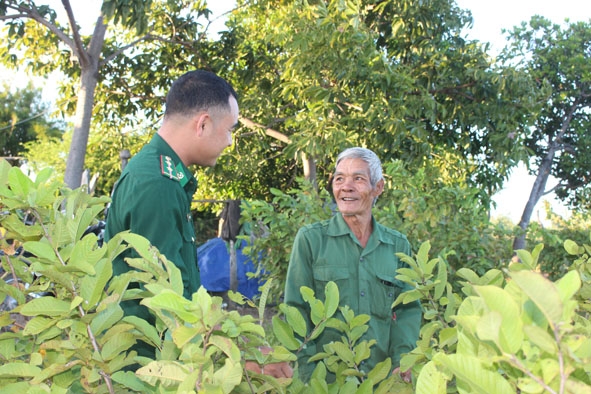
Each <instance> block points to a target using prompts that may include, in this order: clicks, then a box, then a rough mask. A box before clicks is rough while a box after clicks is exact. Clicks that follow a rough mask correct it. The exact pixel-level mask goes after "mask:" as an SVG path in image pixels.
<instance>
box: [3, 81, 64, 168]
mask: <svg viewBox="0 0 591 394" xmlns="http://www.w3.org/2000/svg"><path fill="white" fill-rule="evenodd" d="M61 127H62V126H61V125H60V124H58V122H57V121H55V120H51V119H50V117H49V105H48V104H47V103H44V102H43V101H42V100H41V91H40V90H39V89H35V88H33V85H32V84H31V83H29V85H28V86H27V87H26V88H24V89H13V88H11V86H9V85H8V84H6V83H5V84H4V86H3V88H2V90H1V91H0V155H1V156H3V157H5V158H7V159H11V160H13V164H14V163H19V162H21V161H22V158H23V157H22V156H23V154H24V153H25V150H26V144H27V143H28V142H30V141H35V140H37V139H48V138H57V137H61V135H62V133H63V131H62V130H61Z"/></svg>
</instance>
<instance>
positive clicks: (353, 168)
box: [334, 158, 369, 175]
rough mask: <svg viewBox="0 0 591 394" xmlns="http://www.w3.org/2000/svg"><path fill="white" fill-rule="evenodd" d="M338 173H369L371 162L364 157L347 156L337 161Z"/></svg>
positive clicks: (336, 170)
mask: <svg viewBox="0 0 591 394" xmlns="http://www.w3.org/2000/svg"><path fill="white" fill-rule="evenodd" d="M334 173H335V175H336V174H363V175H368V174H369V164H367V163H366V162H365V160H363V159H359V158H347V159H342V160H341V161H339V162H338V163H337V166H336V168H335V171H334Z"/></svg>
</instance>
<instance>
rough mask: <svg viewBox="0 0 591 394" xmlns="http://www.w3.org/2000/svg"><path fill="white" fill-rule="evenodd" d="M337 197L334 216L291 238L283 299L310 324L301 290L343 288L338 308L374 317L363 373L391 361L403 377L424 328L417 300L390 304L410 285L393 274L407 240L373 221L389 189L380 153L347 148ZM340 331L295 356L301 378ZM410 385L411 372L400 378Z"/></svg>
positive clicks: (336, 179)
mask: <svg viewBox="0 0 591 394" xmlns="http://www.w3.org/2000/svg"><path fill="white" fill-rule="evenodd" d="M332 190H333V195H334V198H335V201H336V204H337V207H338V212H337V213H336V214H335V215H334V216H333V217H332V218H331V219H328V220H325V221H322V222H318V223H314V224H311V225H308V226H304V227H303V228H301V229H300V230H299V231H298V233H297V235H296V238H295V240H294V244H293V248H292V252H291V257H290V261H289V267H288V270H287V279H286V287H285V302H286V303H287V304H288V305H291V306H294V307H296V308H298V309H299V310H300V312H301V313H302V314H303V315H304V316H305V317H306V318H307V319H308V321H307V324H308V329H310V328H311V324H310V321H309V316H310V308H309V305H308V304H307V303H306V302H305V301H304V300H303V299H302V296H301V293H300V287H302V286H307V287H309V288H311V289H313V290H314V293H315V295H316V297H318V298H319V299H324V287H325V285H326V283H328V282H329V281H332V282H335V283H336V284H337V286H338V289H339V294H340V306H345V305H347V306H349V307H350V308H351V309H352V310H353V311H354V312H355V314H356V315H359V314H367V315H369V316H370V320H369V322H368V330H367V332H366V333H365V334H364V335H363V337H362V338H361V339H362V340H364V339H365V340H372V339H375V340H376V341H377V343H376V344H375V345H374V346H373V347H372V348H371V358H369V359H368V360H366V361H365V362H364V364H363V365H362V366H361V369H362V370H363V371H365V372H368V371H369V370H371V369H372V368H373V367H374V366H375V365H376V364H377V363H378V362H381V361H383V360H385V359H386V358H390V359H391V361H392V368H393V369H394V371H393V373H399V363H400V356H401V354H402V353H406V352H409V351H411V350H412V349H413V348H414V347H415V346H416V341H417V339H418V336H419V330H420V324H421V315H422V312H421V306H420V304H419V303H418V302H413V303H410V304H407V305H400V306H398V307H396V308H395V309H394V310H393V309H392V303H393V302H394V300H395V299H396V297H397V296H398V295H399V294H400V292H402V291H405V290H407V286H406V285H404V283H403V282H400V281H399V280H397V279H396V278H395V277H396V275H397V273H396V270H397V269H398V268H401V267H406V264H404V263H403V262H402V261H400V260H399V259H398V257H397V256H396V253H399V252H401V253H405V254H407V255H410V253H411V248H410V244H409V242H408V240H407V239H406V237H405V236H404V235H403V234H401V233H399V232H398V231H395V230H392V229H389V228H387V227H385V226H383V225H381V224H380V223H378V222H376V220H375V218H374V217H373V215H372V208H373V206H374V204H375V201H376V200H377V198H378V196H379V195H380V194H381V193H382V191H383V190H384V180H383V177H382V167H381V163H380V160H379V159H378V157H377V156H376V154H375V153H374V152H372V151H370V150H369V149H365V148H350V149H347V150H345V151H344V152H342V153H341V154H340V155H339V156H338V158H337V162H336V170H335V173H334V175H333V178H332ZM341 335H342V334H341V333H340V332H337V331H336V330H333V329H326V330H325V331H324V332H323V334H321V335H320V336H319V337H318V338H316V339H315V340H313V341H312V342H311V343H309V344H308V345H307V347H306V348H305V349H304V350H302V351H301V352H300V353H298V371H299V373H300V378H301V379H302V380H304V381H308V380H309V379H310V376H311V375H312V372H313V371H314V368H315V367H316V363H314V362H313V363H308V359H309V358H310V357H311V356H313V355H314V354H316V353H319V352H323V351H324V350H323V345H325V344H327V343H330V342H331V341H340V338H341ZM402 377H403V379H404V380H406V381H410V371H408V372H406V373H404V374H402Z"/></svg>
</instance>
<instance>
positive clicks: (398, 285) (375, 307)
mask: <svg viewBox="0 0 591 394" xmlns="http://www.w3.org/2000/svg"><path fill="white" fill-rule="evenodd" d="M403 287H404V283H403V282H401V281H399V280H398V279H396V278H395V277H393V276H391V275H387V274H382V273H376V284H375V286H372V292H373V294H372V303H371V312H372V315H374V316H376V317H379V318H381V319H392V304H393V303H394V301H395V300H396V298H397V297H398V296H399V295H400V293H402V291H403Z"/></svg>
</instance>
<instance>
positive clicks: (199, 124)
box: [193, 112, 210, 136]
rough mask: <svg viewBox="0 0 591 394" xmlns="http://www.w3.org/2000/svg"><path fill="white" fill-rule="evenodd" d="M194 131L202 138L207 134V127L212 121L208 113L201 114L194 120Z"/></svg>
mask: <svg viewBox="0 0 591 394" xmlns="http://www.w3.org/2000/svg"><path fill="white" fill-rule="evenodd" d="M193 121H194V123H193V125H194V131H195V132H196V133H197V134H198V135H199V136H201V135H202V134H203V133H204V132H205V127H206V126H207V123H208V122H209V121H210V118H209V114H208V113H207V112H201V113H199V114H198V115H196V116H195V118H194V120H193Z"/></svg>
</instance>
